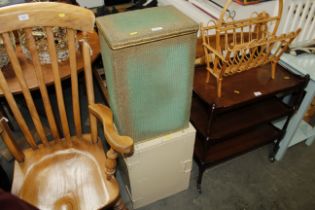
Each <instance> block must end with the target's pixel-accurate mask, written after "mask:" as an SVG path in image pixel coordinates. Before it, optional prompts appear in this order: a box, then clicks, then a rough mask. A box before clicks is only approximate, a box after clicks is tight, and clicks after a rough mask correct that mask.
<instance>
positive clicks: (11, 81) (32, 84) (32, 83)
mask: <svg viewBox="0 0 315 210" xmlns="http://www.w3.org/2000/svg"><path fill="white" fill-rule="evenodd" d="M82 38H83V34H79V35H78V39H82ZM85 39H86V41H87V42H88V43H89V45H90V46H91V49H92V57H91V60H92V61H94V60H95V59H96V58H97V57H98V55H99V53H100V47H99V40H98V36H97V34H96V32H88V33H87V35H86V38H85ZM16 51H17V56H18V59H19V61H20V63H21V67H22V71H23V73H24V77H25V80H26V81H27V86H28V88H29V89H30V90H34V89H38V88H39V82H38V81H37V79H36V72H35V71H34V65H33V64H32V62H31V61H30V60H29V59H28V58H26V57H25V56H24V55H23V52H22V49H21V48H20V47H19V46H17V49H16ZM68 67H69V60H67V61H64V62H62V63H61V64H60V65H59V74H60V77H61V78H62V79H67V78H69V77H70V69H69V68H68ZM83 67H84V63H83V59H82V54H81V53H78V54H77V71H82V70H83ZM41 68H42V71H43V75H44V80H45V83H46V84H53V82H54V80H53V78H54V76H53V72H52V66H51V65H49V64H45V65H42V66H41ZM2 72H3V74H4V76H5V78H7V81H8V85H9V87H10V91H11V92H12V93H13V94H16V93H21V91H22V90H21V87H20V86H19V84H18V82H17V78H16V76H15V75H14V72H13V70H12V66H11V65H10V64H9V65H7V66H5V67H3V68H2ZM1 95H3V91H2V90H1V89H0V96H1Z"/></svg>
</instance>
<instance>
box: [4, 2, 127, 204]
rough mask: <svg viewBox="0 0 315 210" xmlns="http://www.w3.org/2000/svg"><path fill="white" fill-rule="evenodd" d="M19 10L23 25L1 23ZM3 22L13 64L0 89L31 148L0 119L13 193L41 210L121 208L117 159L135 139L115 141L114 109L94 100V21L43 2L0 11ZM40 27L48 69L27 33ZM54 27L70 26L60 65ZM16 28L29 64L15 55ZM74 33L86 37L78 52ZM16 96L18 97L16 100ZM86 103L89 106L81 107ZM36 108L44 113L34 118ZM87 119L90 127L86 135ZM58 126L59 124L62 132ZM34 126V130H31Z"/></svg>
mask: <svg viewBox="0 0 315 210" xmlns="http://www.w3.org/2000/svg"><path fill="white" fill-rule="evenodd" d="M21 9H23V11H24V12H25V14H27V15H28V18H26V19H25V16H23V17H24V19H23V20H19V21H20V22H22V23H20V22H17V20H16V19H13V20H12V22H6V21H8V20H9V19H8V17H11V18H13V17H16V16H17V15H19V14H20V11H21ZM52 10H53V11H52ZM47 14H49V15H47ZM50 15H51V16H52V17H54V18H51V17H50ZM0 17H1V18H0V25H1V26H4V28H1V30H0V33H1V34H0V35H1V37H2V38H3V40H4V43H5V48H6V50H7V52H8V57H9V59H10V65H8V67H7V68H6V69H2V70H1V71H0V89H1V90H2V92H1V93H2V95H3V96H4V98H5V99H6V101H7V103H8V105H9V107H10V109H11V111H12V113H13V116H14V117H15V121H16V122H17V124H18V125H19V127H20V130H21V133H22V134H24V137H25V139H26V142H27V143H28V144H29V148H27V149H22V148H20V144H19V145H17V144H16V142H15V139H14V135H12V132H11V130H10V128H9V126H8V125H7V122H6V120H5V118H2V119H1V120H0V136H1V138H2V139H3V140H4V143H5V144H6V145H7V147H8V149H9V151H10V152H11V153H12V155H13V156H14V157H15V159H16V162H15V169H14V177H13V186H12V192H13V193H14V194H16V195H18V196H19V197H20V198H22V199H24V200H26V201H28V202H29V203H31V204H33V205H35V206H37V207H38V208H39V209H100V208H102V207H104V206H107V207H114V206H115V207H117V208H118V207H119V208H121V209H124V208H125V207H124V205H123V204H122V201H121V200H120V199H119V185H118V183H117V181H116V179H115V171H116V164H117V162H116V158H117V156H118V154H119V153H121V154H130V153H131V152H132V150H133V140H132V139H131V138H130V137H126V136H120V135H119V134H118V133H117V131H116V130H115V126H114V124H113V119H112V112H111V110H110V109H109V108H108V107H105V106H104V105H101V104H95V101H94V89H93V77H92V67H91V62H92V61H93V59H95V57H96V56H97V54H98V52H99V46H98V40H97V36H96V34H95V33H88V32H89V31H92V30H93V27H94V15H93V14H92V12H91V11H89V10H87V9H84V8H80V7H76V6H71V5H65V4H58V3H49V2H48V3H47V2H44V3H29V4H25V5H17V6H16V7H15V6H12V7H8V8H0ZM48 17H50V18H48ZM73 18H74V19H75V20H72V19H73ZM36 19H38V20H39V21H38V22H37V21H35V20H36ZM63 21H66V23H64V22H63ZM23 23H24V24H23ZM37 23H38V24H39V26H41V27H42V28H43V30H44V31H45V33H46V35H45V36H46V39H47V49H48V53H49V57H50V61H51V64H49V65H42V64H41V63H40V59H39V53H38V52H37V46H36V41H35V38H34V37H33V35H34V34H33V33H32V29H31V28H32V27H35V26H38V25H37ZM14 24H16V25H14ZM11 25H13V26H11ZM53 26H62V27H67V35H66V39H67V44H66V46H67V47H68V52H69V59H68V60H67V61H65V62H60V61H58V58H57V47H56V44H57V43H56V41H55V38H54V33H53ZM17 29H19V30H23V31H24V32H25V34H26V43H27V47H28V49H29V51H30V53H31V57H32V59H31V60H29V59H27V58H26V57H25V55H24V54H23V53H22V52H21V48H20V47H19V46H18V47H17V48H16V49H15V48H14V46H13V44H12V42H11V40H10V38H9V33H10V32H11V31H10V30H17ZM78 30H80V31H82V30H83V31H82V32H81V36H80V37H79V39H80V42H79V45H80V47H79V51H78V52H76V51H77V50H76V38H75V36H76V34H77V31H78ZM89 43H90V44H91V45H92V47H93V48H91V46H90V45H89ZM93 45H94V46H93ZM92 52H93V53H92ZM81 70H84V78H85V81H84V82H83V84H82V85H84V84H85V88H86V89H85V92H86V97H84V96H82V95H79V84H78V82H79V80H78V73H79V71H81ZM65 78H70V79H71V80H70V82H71V87H70V88H71V93H70V94H69V95H66V93H65V90H64V89H63V84H62V80H63V79H65ZM48 85H51V88H50V91H51V90H54V93H55V95H54V96H52V95H49V94H48V90H47V86H48ZM34 89H39V91H38V92H37V95H36V94H31V91H32V90H34ZM16 93H20V94H19V95H18V96H15V95H14V94H16ZM18 98H20V99H21V98H23V102H21V103H23V104H25V106H18V105H17V100H18ZM85 98H87V99H86V100H87V103H82V100H83V99H85ZM24 102H25V103H24ZM40 103H42V105H43V109H44V110H45V113H41V114H39V112H38V106H39V104H40ZM84 104H87V105H88V106H83V105H84ZM83 107H84V108H89V109H88V110H87V112H88V118H89V119H88V120H85V119H81V118H82V117H83V115H82V116H81V113H82V108H83ZM69 112H72V113H69ZM97 119H99V120H100V122H101V123H102V124H103V129H104V134H105V137H106V139H108V143H109V145H110V148H109V149H108V151H107V153H106V155H105V152H104V149H103V145H102V143H101V141H100V139H99V138H98V132H97V122H96V120H97ZM86 121H88V122H89V123H88V124H87V125H86V126H85V127H87V128H86V129H83V128H82V124H83V122H86ZM57 125H61V126H60V127H61V129H60V130H59V129H58V127H59V126H57ZM31 128H34V129H35V130H34V132H30V130H31ZM72 128H73V129H72ZM72 130H73V131H72ZM116 202H118V203H117V205H115V203H116Z"/></svg>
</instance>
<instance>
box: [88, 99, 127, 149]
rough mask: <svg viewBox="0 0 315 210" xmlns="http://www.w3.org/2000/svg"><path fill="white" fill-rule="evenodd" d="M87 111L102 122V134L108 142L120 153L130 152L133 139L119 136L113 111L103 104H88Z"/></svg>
mask: <svg viewBox="0 0 315 210" xmlns="http://www.w3.org/2000/svg"><path fill="white" fill-rule="evenodd" d="M89 111H90V113H91V114H93V115H94V116H95V117H96V118H97V119H98V120H100V121H101V122H102V124H103V129H104V135H105V138H106V140H107V142H108V144H109V145H110V146H111V147H112V148H113V149H114V150H115V151H117V152H119V153H121V154H130V153H131V152H132V151H133V139H132V138H130V137H129V136H120V135H119V134H118V132H117V131H116V129H115V127H114V122H113V113H112V112H111V110H110V109H109V108H108V107H107V106H105V105H103V104H92V105H89Z"/></svg>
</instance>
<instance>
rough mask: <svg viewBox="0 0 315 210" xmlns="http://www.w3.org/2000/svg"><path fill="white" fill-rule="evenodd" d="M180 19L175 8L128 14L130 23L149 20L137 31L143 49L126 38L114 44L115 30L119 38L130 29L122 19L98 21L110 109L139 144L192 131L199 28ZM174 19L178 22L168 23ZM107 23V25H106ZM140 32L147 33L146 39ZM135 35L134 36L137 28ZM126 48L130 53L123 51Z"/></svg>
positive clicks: (122, 127) (181, 16)
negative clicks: (196, 47) (181, 131)
mask: <svg viewBox="0 0 315 210" xmlns="http://www.w3.org/2000/svg"><path fill="white" fill-rule="evenodd" d="M179 14H180V13H179V12H178V11H177V10H176V9H174V8H172V7H162V8H154V9H150V12H147V10H143V11H136V12H129V13H125V14H122V15H123V16H124V18H125V21H126V20H128V21H127V22H129V20H132V21H133V20H136V19H139V20H141V21H144V22H145V20H148V22H145V24H140V23H139V25H141V26H139V25H137V26H135V30H134V31H138V34H136V36H137V40H140V41H139V42H138V43H136V42H135V40H136V39H132V38H130V39H126V36H125V35H121V36H120V38H122V39H125V40H122V41H120V40H118V39H117V37H116V39H115V42H114V43H111V42H110V41H111V40H113V39H112V38H109V36H110V37H113V36H112V34H111V32H112V31H113V30H115V33H116V34H120V33H125V32H126V31H128V30H127V29H125V27H123V26H125V23H121V22H120V21H118V22H117V23H116V22H115V21H116V20H120V18H117V16H118V15H113V16H108V17H106V21H103V20H102V21H100V19H99V20H98V27H99V29H100V31H102V32H105V34H104V33H102V35H101V36H100V42H101V49H102V57H103V63H104V68H105V74H106V81H107V86H108V90H109V97H110V106H111V108H112V110H113V113H114V119H115V121H116V125H117V127H118V130H119V131H120V133H122V134H124V135H129V136H131V137H132V138H133V139H134V140H135V141H142V140H145V139H148V138H153V137H156V136H159V135H162V134H165V133H170V132H173V131H176V130H179V129H182V128H185V127H187V126H188V121H189V113H190V104H191V94H192V79H193V67H194V57H195V45H196V31H197V29H198V25H197V24H196V23H194V22H193V21H192V20H190V19H189V18H188V17H186V16H184V15H182V14H180V15H179ZM129 15H130V16H131V17H130V18H129ZM110 17H113V19H111V18H110ZM153 17H155V18H153ZM160 17H163V18H160ZM168 17H170V19H171V20H172V21H167V20H169V18H168ZM175 17H176V18H175ZM104 19H105V18H104ZM132 21H131V22H132ZM104 22H106V24H105V25H102V24H103V23H104ZM108 22H110V23H108ZM119 24H122V25H123V26H118V25H119ZM185 24H187V28H186V30H185ZM109 25H115V29H111V28H106V26H107V27H109ZM140 27H144V28H143V29H141V33H140V32H139V31H140V30H138V29H139V28H140ZM157 27H160V28H159V30H157V31H155V32H156V34H155V33H153V31H152V30H151V29H152V28H157ZM117 28H119V29H121V31H120V32H119V31H118V30H117ZM164 29H165V30H167V31H164ZM171 29H172V30H171ZM192 29H193V30H192ZM129 31H133V30H132V28H129ZM129 31H128V33H129ZM145 32H147V33H145ZM108 34H111V35H109V36H107V35H108ZM140 35H142V36H143V39H142V38H141V37H140ZM131 36H132V35H131ZM126 40H129V41H130V42H131V43H132V44H129V43H128V42H127V41H126ZM143 40H146V41H145V42H144V41H143ZM117 43H119V44H117ZM121 43H125V44H124V46H128V47H124V48H121V46H122V45H121ZM113 46H115V47H113ZM117 46H120V48H119V47H118V49H117ZM113 48H114V49H113Z"/></svg>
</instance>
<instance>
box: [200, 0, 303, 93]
mask: <svg viewBox="0 0 315 210" xmlns="http://www.w3.org/2000/svg"><path fill="white" fill-rule="evenodd" d="M231 2H232V0H228V1H227V2H226V4H225V6H224V8H223V10H222V12H221V15H220V17H219V19H218V20H217V21H216V22H214V21H210V22H209V23H208V24H207V25H206V26H203V25H201V26H200V31H201V36H202V42H203V44H202V45H203V49H204V53H205V61H206V65H207V68H206V69H207V71H208V72H207V77H206V82H207V83H208V82H209V80H210V74H212V75H213V76H214V77H215V78H216V82H217V96H218V97H221V95H222V91H221V89H222V80H223V77H226V76H230V75H233V74H237V73H241V72H243V71H247V70H250V69H253V68H255V67H258V66H261V65H264V64H267V63H269V62H271V78H272V79H274V78H275V71H276V64H277V63H278V61H279V59H280V56H281V55H282V54H283V52H285V51H286V50H287V48H288V46H289V45H290V43H291V42H292V41H293V39H294V38H295V37H296V36H297V35H298V34H299V32H300V29H298V30H296V31H295V32H291V33H288V34H282V35H276V32H277V29H278V26H279V22H280V19H281V14H282V7H283V0H279V9H278V15H277V16H270V15H269V14H268V13H266V12H261V13H255V12H254V13H252V15H251V17H249V18H247V19H242V20H234V19H233V18H232V17H230V16H228V13H227V11H228V7H229V5H230V4H231Z"/></svg>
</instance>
